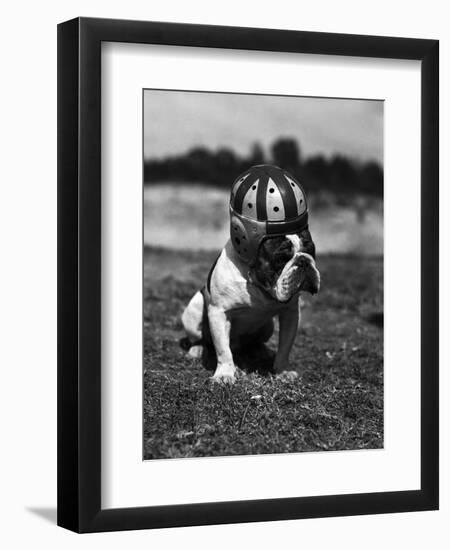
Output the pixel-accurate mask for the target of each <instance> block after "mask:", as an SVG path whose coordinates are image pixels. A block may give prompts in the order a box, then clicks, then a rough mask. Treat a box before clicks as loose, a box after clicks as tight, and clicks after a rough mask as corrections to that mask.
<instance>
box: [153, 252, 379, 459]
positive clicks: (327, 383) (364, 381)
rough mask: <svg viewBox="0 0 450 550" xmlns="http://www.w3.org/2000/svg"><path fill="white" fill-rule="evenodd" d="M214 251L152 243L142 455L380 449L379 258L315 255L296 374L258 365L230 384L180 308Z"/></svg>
mask: <svg viewBox="0 0 450 550" xmlns="http://www.w3.org/2000/svg"><path fill="white" fill-rule="evenodd" d="M215 257H216V253H215V252H200V251H198V252H194V251H184V252H175V251H170V250H166V249H155V248H153V249H152V248H146V249H145V252H144V459H152V458H182V457H200V456H222V455H239V454H262V453H283V452H300V451H333V450H334V451H337V450H342V449H374V448H381V447H382V446H383V328H382V310H383V263H382V260H381V258H379V257H367V256H366V257H357V256H321V257H319V258H318V261H317V264H318V267H319V270H320V272H321V276H322V289H321V291H320V293H319V294H318V295H317V296H315V297H313V298H311V297H310V296H309V295H307V296H305V297H304V302H303V306H302V324H301V328H300V330H299V333H298V335H297V339H296V343H295V345H294V348H293V350H292V356H291V364H292V365H291V366H292V368H293V369H295V370H296V371H297V372H298V373H299V377H298V378H297V379H296V380H294V381H293V382H292V381H287V380H284V379H283V378H279V377H273V376H271V375H264V373H262V374H261V373H257V372H251V373H248V374H245V375H242V376H241V377H239V378H238V380H237V382H236V383H235V384H234V385H233V386H221V385H219V384H214V383H212V382H211V380H210V376H211V372H210V371H208V370H207V369H206V368H205V367H204V366H203V365H202V363H201V362H200V361H195V360H193V359H190V358H189V357H188V356H186V354H185V352H184V351H183V350H182V349H181V348H180V346H179V343H178V342H179V339H180V338H181V337H182V336H183V332H182V327H181V322H180V314H181V312H182V310H183V308H184V306H185V305H186V303H187V302H188V300H189V299H190V297H191V296H192V294H193V293H194V292H195V291H196V290H197V289H198V288H199V287H200V286H201V285H202V284H203V281H204V280H205V277H206V275H207V273H208V270H209V267H210V265H211V263H212V262H213V260H214V259H215ZM276 339H277V334H275V335H274V336H273V338H272V340H271V341H270V342H269V346H270V347H272V348H273V349H275V344H276ZM255 366H256V367H258V366H259V365H255Z"/></svg>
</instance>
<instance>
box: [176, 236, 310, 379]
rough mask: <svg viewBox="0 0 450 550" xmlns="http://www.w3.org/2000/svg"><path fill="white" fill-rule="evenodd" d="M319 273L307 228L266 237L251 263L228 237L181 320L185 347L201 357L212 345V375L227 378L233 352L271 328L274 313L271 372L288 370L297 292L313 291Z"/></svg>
mask: <svg viewBox="0 0 450 550" xmlns="http://www.w3.org/2000/svg"><path fill="white" fill-rule="evenodd" d="M319 288H320V273H319V271H318V269H317V267H316V263H315V245H314V242H313V240H312V237H311V234H310V232H309V229H307V228H306V229H305V230H303V231H301V232H300V233H298V234H296V233H293V234H287V235H282V236H274V237H269V236H268V237H266V238H265V239H264V240H263V241H262V243H261V244H260V246H259V249H258V253H257V255H256V260H255V261H254V262H253V263H252V265H250V266H249V265H248V263H246V262H244V261H243V260H242V258H241V257H240V256H239V254H238V253H237V252H236V249H235V247H234V246H233V244H232V242H231V240H229V241H228V242H227V244H226V245H225V247H224V248H223V250H222V252H221V253H220V255H219V257H218V258H217V260H216V262H215V263H214V265H213V266H212V268H211V270H210V272H209V275H208V279H207V282H206V284H205V287H204V288H202V289H201V290H199V291H198V292H196V293H195V295H194V296H193V297H192V299H191V300H190V302H189V303H188V305H187V307H186V309H185V310H184V312H183V314H182V317H181V320H182V324H183V327H184V330H185V332H186V336H187V340H188V343H189V351H188V353H189V354H190V355H191V356H192V357H196V358H199V357H201V355H202V353H203V351H204V346H211V345H212V346H213V347H214V349H215V353H216V356H217V367H216V369H215V372H214V375H213V377H212V378H213V380H214V381H217V382H223V383H233V382H234V381H235V379H236V374H237V367H236V365H235V362H234V359H233V353H235V352H236V351H237V350H239V349H241V348H242V346H249V345H250V346H251V345H254V346H260V345H264V343H265V342H267V341H268V340H269V338H270V337H271V336H272V334H273V330H274V318H275V317H278V319H279V342H278V350H277V352H276V355H275V359H274V363H273V371H274V373H275V374H281V373H284V375H287V376H288V377H292V378H293V377H295V376H296V373H295V371H289V354H290V351H291V348H292V345H293V343H294V340H295V337H296V334H297V329H298V325H299V320H300V300H299V298H300V293H301V292H303V291H306V292H309V293H311V294H315V293H317V292H318V291H319Z"/></svg>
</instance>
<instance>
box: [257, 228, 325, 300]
mask: <svg viewBox="0 0 450 550" xmlns="http://www.w3.org/2000/svg"><path fill="white" fill-rule="evenodd" d="M315 256H316V250H315V246H314V242H313V240H312V238H311V234H310V232H309V230H307V229H306V230H304V231H302V232H301V233H299V234H295V235H286V236H281V237H269V238H266V239H265V240H264V241H263V242H262V243H261V246H260V247H259V250H258V254H257V257H256V261H255V263H254V265H253V266H252V268H251V269H250V277H251V279H252V280H254V281H255V282H257V283H258V284H259V285H260V286H261V287H263V288H264V289H265V290H266V291H267V292H268V293H269V294H270V295H271V296H273V297H274V298H275V299H276V300H278V301H280V302H287V301H288V300H289V299H290V298H291V297H292V296H293V295H294V294H295V293H297V292H299V291H306V292H310V293H311V294H316V293H317V292H318V291H319V287H320V274H319V271H318V270H317V267H316V263H315Z"/></svg>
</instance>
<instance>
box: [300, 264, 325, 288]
mask: <svg viewBox="0 0 450 550" xmlns="http://www.w3.org/2000/svg"><path fill="white" fill-rule="evenodd" d="M302 268H303V270H304V279H303V281H302V284H301V285H300V290H301V291H304V292H309V293H310V294H313V295H314V294H317V293H318V292H319V289H320V273H319V270H318V269H317V267H316V265H315V262H314V261H311V262H308V263H304V264H303V266H302Z"/></svg>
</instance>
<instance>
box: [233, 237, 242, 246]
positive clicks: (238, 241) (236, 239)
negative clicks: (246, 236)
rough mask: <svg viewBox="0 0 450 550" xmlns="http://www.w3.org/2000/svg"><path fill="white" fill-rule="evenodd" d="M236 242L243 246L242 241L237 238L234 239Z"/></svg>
mask: <svg viewBox="0 0 450 550" xmlns="http://www.w3.org/2000/svg"><path fill="white" fill-rule="evenodd" d="M234 242H235V243H236V244H238V245H239V244H241V241H240V240H239V239H238V238H237V237H235V238H234Z"/></svg>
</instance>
